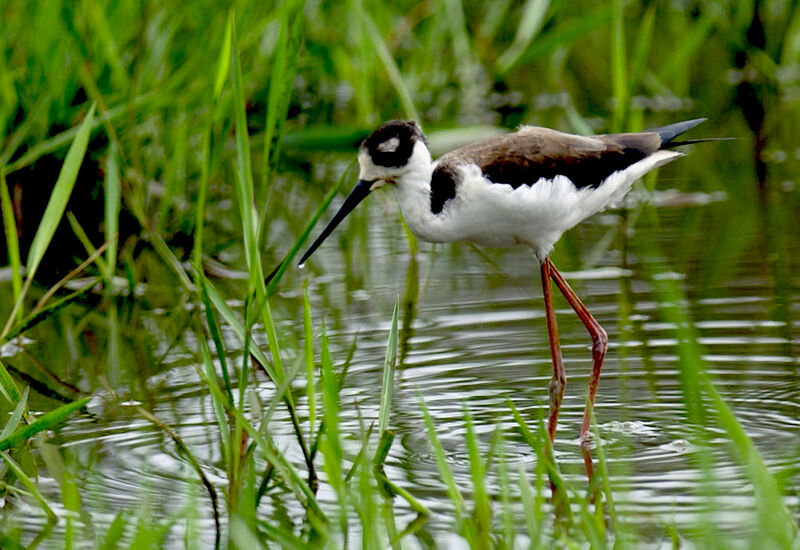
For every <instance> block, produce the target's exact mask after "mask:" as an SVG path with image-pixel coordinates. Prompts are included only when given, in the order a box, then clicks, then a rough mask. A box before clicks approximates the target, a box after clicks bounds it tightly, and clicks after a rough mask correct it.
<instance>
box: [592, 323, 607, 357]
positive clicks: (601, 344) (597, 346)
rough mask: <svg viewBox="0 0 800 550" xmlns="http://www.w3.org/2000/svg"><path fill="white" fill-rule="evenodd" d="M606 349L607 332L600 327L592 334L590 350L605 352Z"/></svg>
mask: <svg viewBox="0 0 800 550" xmlns="http://www.w3.org/2000/svg"><path fill="white" fill-rule="evenodd" d="M607 349H608V334H606V331H605V330H603V328H602V327H601V328H600V330H598V331H597V332H596V333H594V334H593V335H592V352H593V353H602V354H605V353H606V350H607Z"/></svg>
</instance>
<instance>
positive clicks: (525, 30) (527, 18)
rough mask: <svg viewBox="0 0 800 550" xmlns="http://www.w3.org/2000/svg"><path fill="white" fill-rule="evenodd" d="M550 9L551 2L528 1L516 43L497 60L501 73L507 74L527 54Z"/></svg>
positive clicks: (540, 0)
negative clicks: (526, 51)
mask: <svg viewBox="0 0 800 550" xmlns="http://www.w3.org/2000/svg"><path fill="white" fill-rule="evenodd" d="M549 7H550V0H528V1H527V2H525V5H524V6H523V8H522V16H521V17H520V22H519V26H518V27H517V32H516V34H515V35H514V41H513V42H512V43H511V45H510V46H509V47H508V49H507V50H506V51H504V52H503V53H502V54H500V57H498V58H497V66H498V68H499V70H500V72H501V73H505V72H506V71H508V70H509V69H510V68H511V67H513V66H514V64H515V63H516V62H517V59H519V57H520V56H521V55H522V54H523V53H524V52H525V50H526V49H527V48H528V46H529V45H530V43H531V42H533V39H534V38H536V35H537V34H538V32H539V30H540V29H541V28H542V25H543V24H544V22H545V15H547V10H548V8H549Z"/></svg>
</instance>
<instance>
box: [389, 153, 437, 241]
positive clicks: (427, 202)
mask: <svg viewBox="0 0 800 550" xmlns="http://www.w3.org/2000/svg"><path fill="white" fill-rule="evenodd" d="M432 175H433V161H432V160H431V154H430V151H428V148H427V147H426V146H425V144H424V143H422V142H420V141H418V142H417V143H416V144H415V145H414V151H413V153H412V154H411V158H410V159H409V161H408V164H407V165H406V170H405V171H404V172H403V173H402V174H401V175H400V176H399V177H397V178H396V185H395V188H396V189H397V200H398V202H399V203H400V209H401V210H402V211H403V218H404V219H405V221H406V223H407V224H408V226H409V228H411V231H412V232H413V233H414V234H415V235H416V236H417V237H420V238H422V239H425V240H427V241H432V242H441V241H442V240H443V238H442V235H441V234H440V233H439V231H437V227H438V226H439V225H440V224H439V223H438V220H437V218H436V215H435V214H433V212H431V176H432Z"/></svg>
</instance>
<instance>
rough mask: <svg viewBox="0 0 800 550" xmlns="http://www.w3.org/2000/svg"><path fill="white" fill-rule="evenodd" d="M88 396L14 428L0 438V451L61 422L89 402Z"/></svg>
mask: <svg viewBox="0 0 800 550" xmlns="http://www.w3.org/2000/svg"><path fill="white" fill-rule="evenodd" d="M89 399H91V398H90V397H85V398H83V399H79V400H78V401H73V402H72V403H67V404H66V405H63V406H61V407H59V408H57V409H55V410H52V411H50V412H48V413H45V414H44V415H42V416H40V417H39V418H37V419H36V420H35V421H34V422H32V423H31V424H28V425H26V426H23V427H22V428H19V429H18V430H16V431H15V432H14V433H13V434H11V435H9V436H7V437H4V438H3V439H0V451H5V450H7V449H10V448H12V447H15V446H17V445H19V444H20V443H23V442H25V441H27V440H28V439H30V438H31V437H33V436H34V435H36V434H37V433H39V432H41V431H43V430H49V429H51V428H53V427H54V426H57V425H58V424H60V423H62V422H63V421H64V420H66V419H67V418H68V417H69V416H70V415H71V414H72V413H74V412H75V411H77V410H78V409H81V408H83V407H84V406H85V405H86V403H88V402H89Z"/></svg>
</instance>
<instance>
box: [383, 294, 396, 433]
mask: <svg viewBox="0 0 800 550" xmlns="http://www.w3.org/2000/svg"><path fill="white" fill-rule="evenodd" d="M399 309H400V296H397V298H395V301H394V311H393V312H392V326H391V328H390V329H389V341H388V343H387V344H386V357H385V359H384V361H383V383H382V385H381V407H380V412H379V414H378V436H379V437H383V432H384V431H386V427H387V426H388V425H389V413H390V412H391V408H392V388H393V387H394V367H395V363H396V361H397V317H398V311H399Z"/></svg>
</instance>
